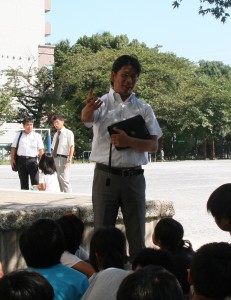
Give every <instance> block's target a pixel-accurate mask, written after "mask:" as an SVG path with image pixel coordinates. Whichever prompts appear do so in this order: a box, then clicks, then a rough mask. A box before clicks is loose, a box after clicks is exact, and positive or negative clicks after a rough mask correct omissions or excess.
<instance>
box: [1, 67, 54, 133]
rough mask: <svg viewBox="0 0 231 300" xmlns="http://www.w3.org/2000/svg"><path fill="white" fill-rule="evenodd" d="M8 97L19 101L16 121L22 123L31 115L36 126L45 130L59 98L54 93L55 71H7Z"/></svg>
mask: <svg viewBox="0 0 231 300" xmlns="http://www.w3.org/2000/svg"><path fill="white" fill-rule="evenodd" d="M5 75H6V78H7V82H6V83H5V84H4V90H5V91H7V94H6V95H7V96H8V97H11V98H13V99H15V100H16V101H17V108H18V114H17V116H16V119H17V121H18V122H21V121H22V120H23V118H24V117H25V116H28V115H30V116H31V117H33V118H34V120H35V126H36V127H41V128H43V127H44V126H46V124H47V123H49V119H50V117H51V115H52V113H53V112H54V110H55V105H57V103H58V100H59V96H58V94H56V93H55V91H54V81H53V71H52V70H49V69H47V68H42V69H39V70H37V69H33V70H29V71H28V72H22V71H21V70H20V69H9V70H6V71H5Z"/></svg>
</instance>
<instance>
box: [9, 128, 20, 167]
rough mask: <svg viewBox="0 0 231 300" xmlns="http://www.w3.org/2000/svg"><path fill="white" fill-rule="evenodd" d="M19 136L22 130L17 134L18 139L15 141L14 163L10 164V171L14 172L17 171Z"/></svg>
mask: <svg viewBox="0 0 231 300" xmlns="http://www.w3.org/2000/svg"><path fill="white" fill-rule="evenodd" d="M21 136H22V131H21V132H20V134H19V137H18V141H17V146H16V148H15V156H14V161H15V164H14V165H13V166H11V168H12V171H14V172H18V155H17V152H18V145H19V141H20V138H21Z"/></svg>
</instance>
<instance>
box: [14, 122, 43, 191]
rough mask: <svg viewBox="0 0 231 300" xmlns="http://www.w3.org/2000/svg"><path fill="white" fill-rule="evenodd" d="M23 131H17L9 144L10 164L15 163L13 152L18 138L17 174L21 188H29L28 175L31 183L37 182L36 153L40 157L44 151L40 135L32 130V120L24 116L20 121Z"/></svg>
mask: <svg viewBox="0 0 231 300" xmlns="http://www.w3.org/2000/svg"><path fill="white" fill-rule="evenodd" d="M22 124H23V129H24V131H23V132H22V135H20V132H18V133H17V135H16V137H15V139H14V141H13V143H12V146H11V166H14V165H15V159H14V158H15V153H16V148H17V143H18V139H19V137H20V140H19V144H18V150H17V155H18V176H19V179H20V183H21V189H22V190H29V177H30V181H31V185H36V184H39V172H38V155H39V156H40V157H41V156H42V155H43V152H44V150H43V149H44V145H43V141H42V137H41V135H40V134H39V133H37V132H34V131H33V127H34V120H33V119H31V118H25V119H24V120H23V122H22Z"/></svg>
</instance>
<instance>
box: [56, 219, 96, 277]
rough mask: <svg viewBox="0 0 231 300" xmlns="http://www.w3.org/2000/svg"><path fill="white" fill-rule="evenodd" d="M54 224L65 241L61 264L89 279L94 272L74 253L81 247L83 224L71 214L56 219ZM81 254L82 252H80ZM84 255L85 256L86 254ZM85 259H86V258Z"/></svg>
mask: <svg viewBox="0 0 231 300" xmlns="http://www.w3.org/2000/svg"><path fill="white" fill-rule="evenodd" d="M56 222H57V223H58V224H59V226H60V228H61V229H62V232H63V235H64V240H65V251H64V253H63V254H62V256H61V263H62V264H64V265H66V266H69V267H71V268H73V269H76V270H78V271H80V272H82V273H84V274H85V275H87V276H88V277H90V276H91V275H92V274H93V273H94V272H95V270H94V269H93V267H92V266H91V265H90V264H89V263H87V262H85V261H83V260H82V259H80V258H79V257H78V256H77V255H76V251H78V250H79V248H80V247H81V243H82V239H83V231H84V223H83V222H82V221H81V220H80V219H79V218H78V217H77V216H75V215H73V214H66V215H65V216H63V217H61V218H59V219H57V220H56ZM82 249H83V248H82ZM81 252H83V251H82V250H81ZM84 253H85V254H86V252H84ZM85 257H86V259H88V257H87V256H85Z"/></svg>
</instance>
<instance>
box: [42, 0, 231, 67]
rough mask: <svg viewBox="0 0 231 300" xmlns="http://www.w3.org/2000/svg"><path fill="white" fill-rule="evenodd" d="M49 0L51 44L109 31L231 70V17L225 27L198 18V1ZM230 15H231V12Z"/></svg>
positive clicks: (213, 21)
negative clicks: (174, 3)
mask: <svg viewBox="0 0 231 300" xmlns="http://www.w3.org/2000/svg"><path fill="white" fill-rule="evenodd" d="M172 2H173V0H116V1H111V0H98V1H95V0H83V1H78V0H65V1H64V0H51V11H50V12H49V13H47V14H46V21H48V22H50V23H51V35H50V36H49V37H47V38H46V42H47V43H52V44H56V43H58V42H60V41H61V40H66V39H68V40H69V41H70V43H71V45H73V44H74V43H75V42H76V41H77V40H78V39H79V38H80V37H83V36H84V35H85V36H88V37H91V36H92V35H93V34H97V33H98V34H102V33H103V32H110V33H111V34H112V35H113V36H116V35H121V34H124V35H127V37H128V38H129V40H130V41H132V40H133V39H137V40H138V41H139V42H140V43H141V42H143V43H145V44H146V45H147V46H148V47H150V48H152V47H155V46H157V45H160V46H161V48H160V51H161V52H171V53H174V54H176V55H177V56H178V57H184V58H187V59H189V60H190V61H191V62H194V63H197V62H198V61H199V60H202V59H204V60H209V61H214V60H215V61H222V62H224V63H225V64H229V65H231V17H230V18H229V19H227V21H226V23H225V24H223V23H221V21H220V20H217V19H215V18H214V17H212V16H211V15H206V16H201V15H199V14H198V9H199V6H200V5H201V3H200V1H199V0H183V1H182V3H181V5H180V7H179V8H178V9H173V7H172ZM230 14H231V11H230Z"/></svg>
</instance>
